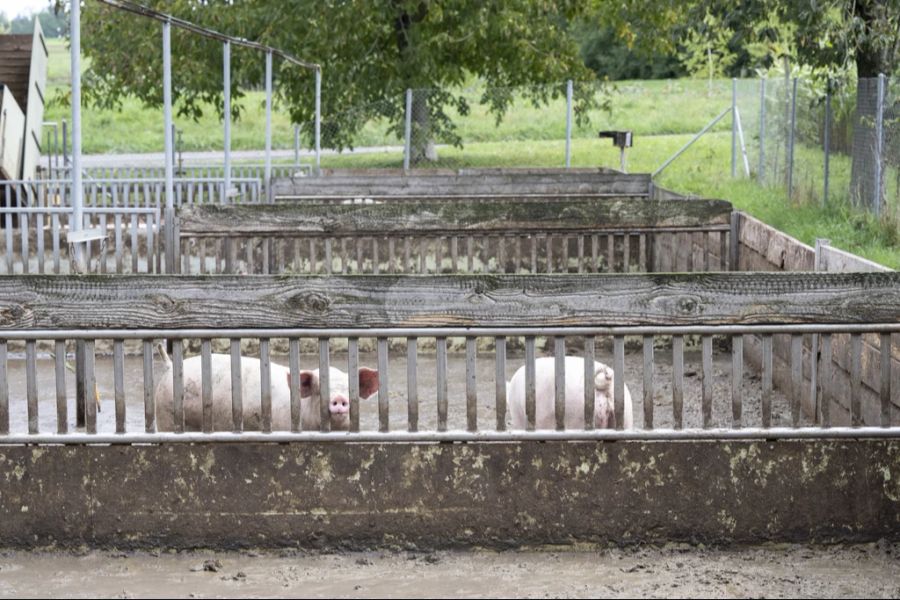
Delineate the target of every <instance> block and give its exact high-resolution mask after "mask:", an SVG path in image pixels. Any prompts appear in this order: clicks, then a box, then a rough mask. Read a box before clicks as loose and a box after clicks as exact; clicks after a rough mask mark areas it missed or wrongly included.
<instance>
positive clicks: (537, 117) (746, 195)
mask: <svg viewBox="0 0 900 600" xmlns="http://www.w3.org/2000/svg"><path fill="white" fill-rule="evenodd" d="M68 74H69V56H68V51H67V49H66V47H65V44H64V43H63V42H61V41H58V40H51V42H50V64H49V70H48V79H49V82H50V83H49V87H50V91H51V94H50V95H51V98H52V97H53V95H54V93H55V90H67V89H68ZM741 85H742V86H743V85H745V84H744V83H742V84H741ZM615 88H616V89H615V91H614V92H613V95H612V102H613V111H612V113H611V114H608V113H604V112H594V113H592V114H591V119H592V120H591V125H590V126H589V127H575V129H574V132H573V142H572V164H573V166H606V167H614V168H618V166H619V152H618V149H616V148H615V147H613V146H612V144H611V142H610V140H608V139H604V140H600V139H597V137H596V135H597V131H598V130H600V129H631V130H632V131H633V132H634V134H635V142H634V144H635V145H634V147H633V148H631V149H629V150H628V154H627V159H628V170H629V171H631V172H652V171H653V170H655V169H656V168H657V167H659V165H661V164H662V163H663V161H664V160H666V159H667V158H668V157H670V156H672V155H673V154H674V153H675V152H676V151H677V150H678V149H679V148H680V147H681V146H683V145H684V144H685V143H686V142H687V141H688V140H690V138H691V137H692V136H693V135H694V134H695V133H696V132H697V131H699V130H700V129H702V128H703V127H704V126H705V125H706V124H707V123H709V122H710V121H711V120H712V119H713V118H714V117H715V116H716V115H718V114H719V113H720V112H722V110H724V109H725V108H727V107H728V106H729V105H730V101H731V84H730V82H713V86H712V89H710V88H708V84H707V82H706V81H703V80H675V81H627V82H618V83H616V84H615ZM740 91H741V94H742V95H741V102H742V104H741V106H742V108H743V109H744V111H745V116H744V119H745V128H746V129H745V134H746V135H747V138H748V143H749V144H750V145H751V147H752V146H753V145H754V142H753V137H754V132H752V131H751V130H750V128H751V121H752V120H753V119H752V118H749V117H748V115H753V114H755V111H756V109H755V108H754V107H753V106H752V99H753V93H752V88H751V89H747V88H743V87H742V88H741V90H740ZM461 93H463V94H466V96H467V97H468V98H469V99H470V100H471V101H472V103H473V107H472V111H471V112H470V114H469V115H467V116H465V117H458V118H457V119H456V121H455V122H456V124H457V126H458V131H459V133H460V135H461V136H462V138H463V140H464V143H465V146H464V148H462V149H460V148H452V147H442V148H441V149H440V151H439V156H440V160H439V162H438V163H437V165H435V166H442V167H499V166H545V167H561V166H564V156H565V143H564V141H563V139H564V137H565V100H564V98H558V99H556V100H553V101H551V103H550V105H549V106H548V107H542V108H535V107H533V106H531V105H530V104H529V103H527V102H525V101H523V100H521V99H517V100H516V101H515V103H514V105H513V107H512V108H511V110H510V112H509V114H508V116H507V118H506V119H505V120H504V121H503V122H502V123H501V124H500V125H499V126H497V125H496V124H495V121H494V119H493V117H491V116H490V115H488V114H487V113H486V111H485V109H484V108H483V107H481V106H479V105H477V104H475V101H477V99H478V98H479V97H480V94H479V93H478V92H475V91H463V92H461ZM743 102H749V103H750V104H751V106H747V107H744V105H743ZM243 104H244V106H245V112H244V115H243V117H242V119H241V120H240V121H238V122H236V123H234V124H233V126H232V147H233V148H234V149H236V150H252V149H260V148H262V147H263V139H264V138H263V132H264V123H265V121H264V107H263V94H261V93H260V92H248V93H247V97H246V98H245V99H244V100H243ZM69 114H70V113H69V109H68V107H63V106H61V105H58V104H56V105H51V106H50V108H49V110H48V113H47V115H46V120H48V121H53V120H59V119H62V118H66V119H68V118H69ZM83 117H84V123H83V126H82V129H83V148H84V151H85V153H105V152H154V151H155V152H159V151H161V149H162V147H163V132H162V115H161V111H159V110H158V109H151V108H147V107H144V106H142V105H141V104H140V103H139V102H137V101H136V100H134V99H130V100H128V101H127V102H126V103H125V105H124V106H123V109H122V110H121V111H98V110H94V109H92V108H87V109H85V110H84V111H83ZM176 126H177V127H178V128H179V129H181V130H182V131H183V135H182V139H183V145H182V148H183V149H184V150H218V149H220V148H221V147H222V140H223V133H222V125H221V122H219V120H218V119H217V118H216V117H215V116H214V113H213V111H212V110H209V111H207V115H206V116H205V117H204V118H203V119H202V120H201V121H200V122H193V121H191V120H185V119H176ZM327 126H328V124H327V116H326V120H325V123H323V127H327ZM730 129H731V124H730V120H729V119H724V120H723V121H722V122H720V123H719V125H718V126H717V127H716V128H714V129H713V130H712V132H710V133H709V134H707V135H705V136H704V137H702V138H701V139H700V140H699V141H698V142H697V143H696V144H695V145H694V146H692V147H691V148H690V149H689V150H688V151H687V153H686V154H684V155H683V156H681V157H680V158H679V159H678V160H677V161H675V162H674V163H673V164H672V165H671V166H670V167H669V168H668V169H667V170H666V171H665V172H664V173H663V174H662V175H661V177H660V178H659V180H658V183H659V184H660V185H662V186H663V187H666V188H669V189H672V190H675V191H678V192H682V193H688V194H695V195H698V196H704V197H716V198H723V199H727V200H730V201H731V202H733V203H734V205H735V206H736V207H737V208H739V209H741V210H745V211H747V212H748V213H750V214H752V215H754V216H756V217H757V218H760V219H762V220H763V221H765V222H767V223H769V224H771V225H772V226H774V227H777V228H778V229H781V230H782V231H785V232H786V233H788V234H789V235H792V236H794V237H796V238H798V239H800V240H801V241H803V242H805V243H807V244H813V243H814V241H815V238H817V237H827V238H830V239H831V241H832V244H833V245H835V246H836V247H839V248H842V249H845V250H848V251H850V252H854V253H856V254H859V255H861V256H865V257H866V258H869V259H871V260H875V261H877V262H880V263H882V264H884V265H887V266H889V267H892V268H895V269H900V234H898V229H897V226H896V223H897V222H900V190H898V189H897V187H898V186H897V173H896V171H895V170H894V169H892V170H891V171H890V172H889V173H888V176H887V177H886V181H887V182H888V197H889V198H890V202H891V204H890V211H889V213H890V214H889V216H888V217H887V218H885V219H884V220H882V221H877V220H875V219H874V218H872V217H869V216H868V215H864V214H861V213H859V212H857V211H853V210H851V209H849V208H848V207H847V205H846V200H845V198H846V190H847V189H848V186H849V178H850V161H849V158H847V157H842V156H833V157H832V160H831V173H832V182H831V191H832V192H831V194H830V198H829V199H828V208H827V209H824V208H822V204H824V203H823V202H822V152H821V150H819V149H817V148H809V147H805V146H802V145H798V147H797V148H796V151H795V154H796V165H797V168H796V169H795V176H794V182H795V200H794V201H789V200H788V199H787V197H786V193H785V192H784V186H783V185H780V186H773V187H765V186H761V185H759V184H757V183H755V182H754V181H751V180H748V179H746V178H743V177H741V178H738V179H732V178H731V177H730V172H731V135H730ZM385 131H386V124H385V123H379V122H372V123H369V124H368V125H367V126H366V127H365V128H364V129H363V131H362V132H361V133H360V134H359V136H358V137H357V142H356V145H358V146H383V145H393V146H397V145H401V141H400V140H398V139H396V137H393V136H389V135H387V134H386V133H385ZM273 132H274V135H273V145H274V146H275V147H276V148H292V147H293V127H292V125H291V124H290V122H289V119H288V118H287V116H286V114H285V113H284V111H278V110H277V107H276V111H275V114H274V116H273ZM770 158H771V157H770ZM756 160H757V159H756V157H754V156H751V157H750V164H751V166H752V168H753V169H754V170H755V169H756ZM322 164H323V166H325V167H351V166H352V167H372V168H377V167H394V168H396V167H400V166H402V164H403V158H402V155H401V154H400V153H399V152H382V153H373V154H357V155H323V157H322Z"/></svg>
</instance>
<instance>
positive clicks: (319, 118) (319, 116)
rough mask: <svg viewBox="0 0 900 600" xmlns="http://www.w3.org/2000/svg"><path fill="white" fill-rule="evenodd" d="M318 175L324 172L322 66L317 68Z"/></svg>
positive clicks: (316, 140)
mask: <svg viewBox="0 0 900 600" xmlns="http://www.w3.org/2000/svg"><path fill="white" fill-rule="evenodd" d="M315 125H316V133H315V135H316V139H315V142H316V175H317V176H318V175H321V174H322V67H317V68H316V123H315Z"/></svg>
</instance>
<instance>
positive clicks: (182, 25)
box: [100, 0, 321, 71]
mask: <svg viewBox="0 0 900 600" xmlns="http://www.w3.org/2000/svg"><path fill="white" fill-rule="evenodd" d="M100 2H102V3H103V4H106V5H108V6H112V7H113V8H118V9H119V10H124V11H126V12H130V13H133V14H136V15H140V16H142V17H147V18H150V19H155V20H157V21H160V22H162V23H171V24H172V25H174V26H175V27H178V28H179V29H184V30H186V31H190V32H191V33H196V34H198V35H202V36H204V37H208V38H211V39H214V40H219V41H221V42H230V43H232V44H234V45H235V46H243V47H245V48H252V49H254V50H259V51H261V52H271V53H272V54H274V55H275V56H279V57H281V58H283V59H284V60H286V61H288V62H291V63H293V64H295V65H298V66H301V67H304V68H306V69H311V70H313V71H318V70H320V69H321V67H320V66H319V65H318V64H316V63H311V62H307V61H305V60H300V59H299V58H297V57H296V56H294V55H292V54H288V53H287V52H284V51H283V50H279V49H278V48H273V47H272V46H266V45H265V44H260V43H259V42H251V41H250V40H246V39H244V38H238V37H234V36H230V35H226V34H224V33H219V32H218V31H215V30H212V29H208V28H206V27H201V26H199V25H195V24H194V23H191V22H190V21H185V20H183V19H179V18H178V17H173V16H172V15H169V14H166V13H162V12H159V11H156V10H153V9H152V8H149V7H147V6H143V5H141V4H137V3H135V2H129V1H128V0H100Z"/></svg>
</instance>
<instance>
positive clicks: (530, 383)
mask: <svg viewBox="0 0 900 600" xmlns="http://www.w3.org/2000/svg"><path fill="white" fill-rule="evenodd" d="M534 360H535V358H534V336H528V337H526V338H525V429H526V430H527V431H534V426H535V409H536V405H537V401H536V397H535V363H534Z"/></svg>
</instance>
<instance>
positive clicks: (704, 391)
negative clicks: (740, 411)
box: [701, 335, 713, 429]
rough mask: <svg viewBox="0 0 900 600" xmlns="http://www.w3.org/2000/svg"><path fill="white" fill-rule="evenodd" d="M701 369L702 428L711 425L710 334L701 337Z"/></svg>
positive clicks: (711, 372)
mask: <svg viewBox="0 0 900 600" xmlns="http://www.w3.org/2000/svg"><path fill="white" fill-rule="evenodd" d="M702 348H703V349H702V362H703V365H702V367H703V368H702V369H701V395H702V410H703V428H704V429H709V428H710V427H712V403H713V368H712V336H711V335H704V336H703V338H702Z"/></svg>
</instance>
